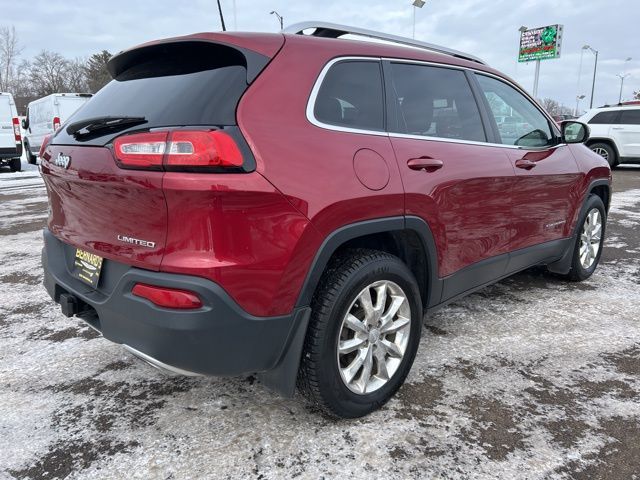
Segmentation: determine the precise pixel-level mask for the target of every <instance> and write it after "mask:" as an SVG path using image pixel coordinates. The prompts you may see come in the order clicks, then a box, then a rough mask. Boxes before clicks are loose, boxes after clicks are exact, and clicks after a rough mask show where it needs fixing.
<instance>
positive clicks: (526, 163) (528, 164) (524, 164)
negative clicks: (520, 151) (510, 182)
mask: <svg viewBox="0 0 640 480" xmlns="http://www.w3.org/2000/svg"><path fill="white" fill-rule="evenodd" d="M535 166H536V162H533V161H531V160H525V159H524V158H521V159H520V160H516V167H518V168H524V169H525V170H531V169H532V168H533V167H535Z"/></svg>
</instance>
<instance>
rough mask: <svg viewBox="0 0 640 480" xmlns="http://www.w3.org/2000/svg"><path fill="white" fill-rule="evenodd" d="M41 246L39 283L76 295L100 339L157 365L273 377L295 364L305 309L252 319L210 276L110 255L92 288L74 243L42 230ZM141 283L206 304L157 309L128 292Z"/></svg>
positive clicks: (289, 389) (60, 293)
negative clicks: (80, 276)
mask: <svg viewBox="0 0 640 480" xmlns="http://www.w3.org/2000/svg"><path fill="white" fill-rule="evenodd" d="M44 244H45V245H44V249H43V251H42V265H43V268H44V285H45V288H46V289H47V292H48V293H49V295H50V296H51V298H53V299H54V300H55V301H56V302H57V303H60V302H61V296H62V300H63V302H64V300H65V299H66V298H68V297H69V296H73V298H74V300H75V299H77V300H78V303H79V304H80V305H81V309H82V310H84V311H83V312H81V313H78V316H80V317H81V318H83V319H84V320H86V321H87V322H88V323H89V324H90V325H91V326H92V327H94V328H95V329H96V330H98V331H100V332H101V333H102V335H103V336H104V337H105V338H107V339H109V340H111V341H113V342H115V343H119V344H123V345H125V346H126V348H127V349H129V350H130V351H132V352H133V353H135V354H137V355H138V356H140V357H142V358H143V359H144V360H146V361H148V362H149V363H151V364H154V365H155V366H158V367H161V368H165V369H169V370H173V371H174V372H176V373H186V374H189V373H196V374H204V375H223V376H227V375H240V374H244V373H250V372H251V373H253V372H270V373H269V376H270V377H273V374H272V373H273V371H274V370H275V371H278V369H279V368H281V367H282V364H283V362H284V363H286V362H289V361H291V358H293V361H294V363H295V370H297V363H298V362H299V359H300V357H299V351H300V348H301V343H300V345H298V342H297V341H296V338H298V337H300V333H299V332H300V330H301V329H302V332H303V334H304V331H305V330H306V324H307V320H308V309H304V308H303V309H298V310H294V311H293V312H292V313H291V314H290V315H286V316H279V317H254V316H252V315H249V314H248V313H246V312H245V311H244V310H242V308H241V307H239V306H238V305H237V304H236V303H235V302H234V301H233V299H232V298H231V297H230V296H229V295H228V294H227V293H226V292H225V291H224V290H223V289H222V288H221V287H220V286H219V285H217V284H215V283H213V282H211V281H209V280H206V279H203V278H199V277H192V276H186V275H177V274H168V273H161V272H152V271H148V270H142V269H139V268H134V267H130V266H128V265H125V264H122V263H118V262H114V261H109V260H107V261H105V262H104V264H103V270H102V274H101V278H100V283H99V285H98V289H93V288H91V287H90V286H88V285H85V284H83V283H82V282H80V281H79V280H76V279H75V278H74V277H72V276H71V274H70V271H71V266H72V264H73V263H72V262H73V256H74V253H75V249H74V248H73V247H71V246H69V245H67V244H65V243H63V242H61V241H60V240H58V239H57V238H56V237H54V236H53V234H51V232H49V231H48V230H47V229H45V231H44ZM138 282H140V283H147V284H152V285H159V286H165V287H171V288H179V289H186V290H190V291H193V292H196V293H197V294H198V295H199V296H200V298H201V299H202V302H203V307H202V308H199V309H196V310H173V309H165V308H160V307H157V306H156V305H154V304H152V303H151V302H149V301H147V300H145V299H142V298H140V297H136V296H134V295H133V294H132V293H131V289H132V288H133V286H134V285H135V284H136V283H138ZM302 336H304V335H302ZM299 347H300V348H299ZM289 367H291V365H288V368H289ZM285 370H287V369H285ZM276 377H277V375H276ZM286 380H287V381H286V382H285V383H286V384H287V388H286V390H287V391H286V392H284V391H283V390H285V389H284V387H283V388H279V385H274V384H273V383H274V382H271V383H272V385H271V386H272V387H274V388H276V389H277V390H280V391H282V392H283V393H292V388H293V387H292V385H291V382H292V381H293V382H294V383H295V379H293V380H292V379H290V378H289V379H286ZM278 383H279V382H278V380H277V379H276V380H275V384H278ZM280 383H282V382H280Z"/></svg>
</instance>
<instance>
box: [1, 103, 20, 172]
mask: <svg viewBox="0 0 640 480" xmlns="http://www.w3.org/2000/svg"><path fill="white" fill-rule="evenodd" d="M21 156H22V138H21V136H20V124H19V123H18V112H17V111H16V104H15V102H14V101H13V97H12V96H11V94H10V93H3V92H0V167H1V166H4V165H9V167H10V168H11V171H12V172H19V171H20V167H21V164H20V157H21Z"/></svg>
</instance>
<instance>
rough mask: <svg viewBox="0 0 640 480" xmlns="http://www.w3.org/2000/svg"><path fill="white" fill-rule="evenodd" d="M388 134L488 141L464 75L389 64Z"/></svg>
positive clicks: (459, 72)
mask: <svg viewBox="0 0 640 480" xmlns="http://www.w3.org/2000/svg"><path fill="white" fill-rule="evenodd" d="M391 76H392V92H391V102H392V103H393V104H395V109H396V115H395V117H396V122H395V123H396V124H395V125H390V130H391V132H395V133H404V134H409V135H420V136H425V137H438V138H447V139H453V140H467V141H476V142H485V141H486V140H487V138H486V135H485V132H484V127H483V125H482V120H481V118H480V111H479V110H478V105H477V103H476V101H475V98H474V96H473V93H472V91H471V87H470V85H469V82H468V81H467V78H466V76H465V74H464V72H463V71H461V70H454V69H449V68H441V67H430V66H426V65H414V64H408V63H393V62H392V63H391Z"/></svg>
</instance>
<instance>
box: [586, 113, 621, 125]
mask: <svg viewBox="0 0 640 480" xmlns="http://www.w3.org/2000/svg"><path fill="white" fill-rule="evenodd" d="M619 113H620V112H617V111H609V112H600V113H597V114H596V115H595V116H594V117H593V118H592V119H591V120H589V122H588V123H589V124H592V125H611V124H613V123H616V119H617V117H618V114H619Z"/></svg>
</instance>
